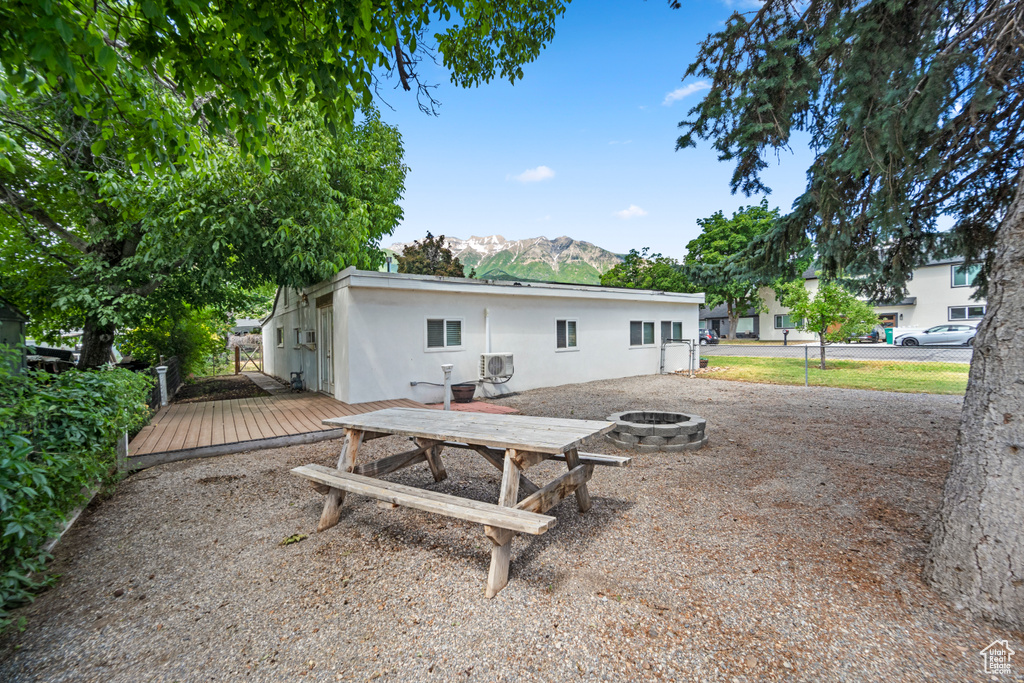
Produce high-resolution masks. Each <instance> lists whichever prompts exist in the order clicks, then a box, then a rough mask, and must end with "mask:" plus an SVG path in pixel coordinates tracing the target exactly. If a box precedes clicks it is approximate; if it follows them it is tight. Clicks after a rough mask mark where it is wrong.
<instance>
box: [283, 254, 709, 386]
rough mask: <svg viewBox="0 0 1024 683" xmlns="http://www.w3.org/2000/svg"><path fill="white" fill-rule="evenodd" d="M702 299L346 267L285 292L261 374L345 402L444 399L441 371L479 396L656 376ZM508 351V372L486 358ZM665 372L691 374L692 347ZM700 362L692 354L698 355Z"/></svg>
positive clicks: (690, 328)
mask: <svg viewBox="0 0 1024 683" xmlns="http://www.w3.org/2000/svg"><path fill="white" fill-rule="evenodd" d="M703 301H704V295H703V294H675V293H666V292H653V291H646V290H635V289H618V288H605V287H598V286H589V285H566V284H548V283H528V284H524V283H519V282H512V281H509V282H493V281H480V280H473V279H464V278H441V277H434V276H430V275H408V274H398V273H383V272H369V271H360V270H356V269H355V268H347V269H345V270H343V271H342V272H340V273H338V274H337V275H336V276H335V277H334V278H333V279H332V280H330V281H326V282H321V283H319V284H317V285H314V286H312V287H309V288H307V289H305V290H303V291H302V292H296V291H295V290H291V289H287V288H281V289H279V290H278V293H277V297H276V298H275V301H274V309H273V311H272V312H271V314H270V316H269V317H268V318H267V319H266V320H265V321H263V348H264V362H265V366H264V372H266V373H267V374H268V375H272V376H275V377H279V378H281V379H284V380H288V379H289V378H290V376H291V373H292V372H302V373H304V374H303V377H304V380H305V383H306V387H307V388H308V389H310V390H315V391H322V392H324V393H327V394H330V395H332V396H334V397H335V398H337V399H338V400H340V401H345V402H347V403H359V402H363V401H376V400H384V399H394V398H411V399H414V400H419V401H424V402H434V401H440V400H441V399H442V398H443V396H442V390H441V388H440V387H439V386H431V385H430V384H429V383H431V382H433V383H437V384H440V383H441V382H442V381H443V378H442V370H441V365H442V364H451V365H452V366H454V367H453V371H452V382H454V383H459V382H476V381H477V380H479V379H481V377H482V376H483V375H484V374H487V375H490V376H493V377H495V379H493V380H492V381H491V382H489V383H482V384H480V385H479V387H480V388H479V389H478V390H477V395H478V396H480V395H491V396H493V395H500V394H504V393H510V392H513V391H523V390H526V389H534V388H537V387H546V386H557V385H560V384H571V383H577V382H588V381H591V380H597V379H609V378H615V377H628V376H632V375H649V374H654V373H657V372H658V371H659V369H660V366H661V348H662V344H661V341H662V339H664V338H666V337H670V338H682V339H695V338H696V336H697V315H698V308H699V305H700V304H701V303H703ZM488 353H490V354H511V356H512V369H513V374H512V376H511V378H510V379H507V381H505V380H504V379H499V378H504V377H507V373H502V372H495V373H492V372H491V370H496V369H497V366H500V365H504V363H502V362H501V361H494V362H495V363H497V365H491V362H490V359H491V357H486V358H483V357H482V356H483V354H488ZM665 353H666V358H665V367H666V369H668V370H675V369H678V368H682V367H686V364H687V362H688V360H689V352H688V350H687V347H686V346H685V345H669V346H668V347H667V348H666V351H665ZM694 358H695V360H694V363H696V355H695V356H694Z"/></svg>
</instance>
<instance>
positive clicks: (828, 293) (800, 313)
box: [779, 281, 878, 370]
mask: <svg viewBox="0 0 1024 683" xmlns="http://www.w3.org/2000/svg"><path fill="white" fill-rule="evenodd" d="M780 293H781V294H782V296H781V297H780V298H779V303H781V304H782V305H783V306H786V307H787V308H789V315H790V318H791V319H793V320H797V321H799V322H798V323H797V329H799V330H804V331H805V332H813V333H814V334H816V335H818V345H819V347H820V348H821V369H822V370H824V369H825V344H826V343H831V342H838V341H845V340H847V339H849V338H850V337H855V336H858V335H862V334H867V333H869V332H871V330H873V329H875V326H876V325H878V315H877V314H876V313H875V310H874V309H873V308H872V307H871V306H870V305H869V304H867V303H865V302H863V301H861V300H860V299H858V298H857V297H855V296H854V295H853V294H850V292H848V291H847V290H846V289H845V288H844V287H843V286H842V285H840V284H839V283H837V282H829V281H825V282H821V283H820V285H819V286H818V291H816V292H815V293H814V296H813V297H812V296H811V295H810V293H809V292H808V291H807V288H806V287H805V286H804V283H803V282H790V283H787V284H786V285H783V286H782V287H781V288H780Z"/></svg>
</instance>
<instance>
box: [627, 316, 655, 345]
mask: <svg viewBox="0 0 1024 683" xmlns="http://www.w3.org/2000/svg"><path fill="white" fill-rule="evenodd" d="M653 344H654V321H653V320H630V321H629V345H630V346H650V345H653Z"/></svg>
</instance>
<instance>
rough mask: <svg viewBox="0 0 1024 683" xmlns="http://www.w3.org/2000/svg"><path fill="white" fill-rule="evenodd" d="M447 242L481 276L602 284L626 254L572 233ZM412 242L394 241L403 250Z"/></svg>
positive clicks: (399, 249)
mask: <svg viewBox="0 0 1024 683" xmlns="http://www.w3.org/2000/svg"><path fill="white" fill-rule="evenodd" d="M444 241H445V246H447V247H448V249H450V250H451V252H452V254H453V255H454V256H456V257H457V258H458V259H459V260H460V261H461V262H462V265H463V266H464V267H465V270H466V274H467V275H469V273H470V272H471V271H472V270H476V277H477V278H479V279H481V280H534V281H544V282H568V283H574V284H587V285H597V284H601V275H602V274H603V273H606V272H608V271H609V270H611V269H612V268H613V267H615V266H616V265H617V264H619V263H621V262H622V257H621V256H619V255H618V254H614V253H612V252H610V251H608V250H607V249H602V248H601V247H598V246H596V245H593V244H591V243H590V242H582V241H580V240H574V239H572V238H571V237H556V238H555V239H553V240H549V239H548V238H547V237H531V238H529V239H524V240H507V239H505V238H504V237H502V236H501V235H490V236H488V237H476V236H473V237H470V238H469V239H468V240H464V239H459V238H458V237H445V240H444ZM411 244H412V243H411V242H405V243H398V244H392V245H391V249H392V250H393V251H395V252H397V253H402V252H403V251H404V250H405V248H406V247H407V246H410V245H411Z"/></svg>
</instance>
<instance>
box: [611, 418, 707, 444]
mask: <svg viewBox="0 0 1024 683" xmlns="http://www.w3.org/2000/svg"><path fill="white" fill-rule="evenodd" d="M608 421H609V422H614V423H615V429H613V430H612V431H610V432H608V433H607V434H606V435H605V436H606V437H607V439H608V440H609V441H611V442H612V443H614V444H615V445H617V446H621V447H622V448H631V449H634V450H637V451H640V452H641V453H656V452H658V451H664V452H669V453H671V452H675V451H695V450H697V449H698V448H700V447H702V446H703V445H704V444H706V443H707V442H708V437H707V435H706V434H705V433H704V427H705V426H706V424H707V421H706V420H705V419H704V418H702V417H697V416H696V415H685V414H683V413H669V412H661V411H656V410H629V411H626V412H624V413H615V414H614V415H609V416H608Z"/></svg>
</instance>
